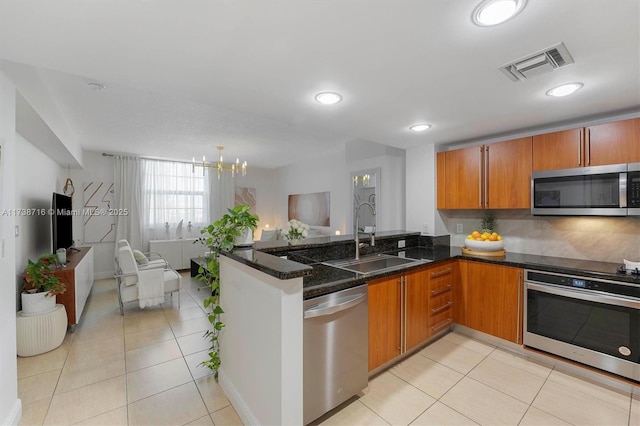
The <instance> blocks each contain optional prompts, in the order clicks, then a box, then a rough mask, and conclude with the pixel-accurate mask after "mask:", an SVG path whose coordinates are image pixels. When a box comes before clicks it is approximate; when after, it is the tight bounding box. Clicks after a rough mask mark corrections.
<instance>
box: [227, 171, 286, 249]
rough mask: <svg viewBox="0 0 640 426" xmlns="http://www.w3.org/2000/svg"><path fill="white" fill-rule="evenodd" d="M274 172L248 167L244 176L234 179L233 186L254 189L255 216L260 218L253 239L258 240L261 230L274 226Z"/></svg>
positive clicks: (275, 195) (275, 189)
mask: <svg viewBox="0 0 640 426" xmlns="http://www.w3.org/2000/svg"><path fill="white" fill-rule="evenodd" d="M275 179H276V172H275V171H274V170H272V169H261V168H257V167H249V170H248V171H247V175H246V176H239V177H236V182H235V186H236V187H243V188H255V190H256V214H257V215H258V216H259V217H260V222H259V223H258V229H256V232H255V233H254V234H253V237H254V239H260V235H261V233H262V229H263V228H264V226H265V225H267V224H268V225H269V227H270V229H274V228H275V224H276V213H275V208H276V199H277V194H278V191H277V188H276V187H275V185H274V181H275Z"/></svg>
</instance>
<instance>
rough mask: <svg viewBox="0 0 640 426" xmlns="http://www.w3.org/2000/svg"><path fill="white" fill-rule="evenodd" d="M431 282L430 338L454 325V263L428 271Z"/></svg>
mask: <svg viewBox="0 0 640 426" xmlns="http://www.w3.org/2000/svg"><path fill="white" fill-rule="evenodd" d="M427 274H428V280H429V336H428V337H431V336H434V335H436V334H438V333H439V332H441V331H442V330H444V329H446V328H447V327H449V326H450V325H451V324H452V323H453V305H454V302H453V300H454V299H453V287H454V283H453V280H454V277H455V275H454V273H453V262H447V263H445V264H443V265H440V266H437V267H434V268H431V269H429V270H428V271H427Z"/></svg>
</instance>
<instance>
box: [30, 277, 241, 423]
mask: <svg viewBox="0 0 640 426" xmlns="http://www.w3.org/2000/svg"><path fill="white" fill-rule="evenodd" d="M206 296H207V292H206V290H202V291H198V283H197V282H196V281H195V280H192V279H190V277H189V275H188V273H184V274H183V290H182V291H181V294H180V298H181V301H180V309H178V308H177V298H176V297H174V299H173V300H172V299H171V297H170V296H167V297H166V299H165V303H164V304H163V305H162V306H159V307H156V308H151V309H149V308H146V309H144V310H141V309H139V307H138V306H137V304H136V303H129V304H127V305H125V314H124V316H121V315H120V312H119V309H118V296H117V290H116V287H115V281H114V280H112V279H108V280H98V281H96V282H95V284H94V287H93V290H92V292H91V296H90V297H89V299H88V301H87V305H86V306H85V311H84V313H83V315H82V318H81V320H80V324H79V325H78V327H77V329H76V332H75V333H69V332H68V333H67V335H66V337H65V340H64V342H63V343H62V346H60V347H59V348H57V349H55V350H53V351H51V352H48V353H45V354H42V355H38V356H34V357H28V358H20V357H18V397H19V398H20V399H21V400H22V404H23V405H22V419H21V422H20V424H21V425H40V424H47V425H66V424H93V425H127V424H128V425H145V424H146V425H182V424H197V425H213V424H215V425H240V424H242V422H241V421H240V419H239V417H238V415H237V414H236V412H235V410H234V409H233V407H232V406H231V404H230V402H229V400H228V399H227V397H226V396H225V395H224V392H223V391H222V389H221V388H220V387H219V386H218V384H217V383H216V381H215V380H214V378H213V376H212V375H211V374H210V371H209V370H208V369H206V368H204V367H201V366H200V365H199V364H200V362H201V361H203V360H205V359H206V358H207V356H208V355H207V349H208V344H207V341H206V340H205V339H204V337H203V333H204V331H206V330H207V329H208V325H209V323H208V321H207V318H206V316H205V311H204V310H203V308H202V300H203V299H204V298H205V297H206Z"/></svg>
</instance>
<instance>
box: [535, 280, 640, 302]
mask: <svg viewBox="0 0 640 426" xmlns="http://www.w3.org/2000/svg"><path fill="white" fill-rule="evenodd" d="M525 284H526V286H527V290H535V291H540V292H542V293H549V294H555V295H558V296H566V297H571V298H572V299H579V300H587V301H589V302H596V303H604V304H606V305H615V306H623V307H626V308H631V309H640V300H632V299H627V298H624V297H616V296H612V295H609V294H603V293H597V294H596V293H592V292H588V291H585V290H578V289H575V290H574V289H567V288H565V287H560V286H556V285H553V284H535V283H532V282H525Z"/></svg>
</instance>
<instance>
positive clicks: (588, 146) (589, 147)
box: [585, 129, 591, 166]
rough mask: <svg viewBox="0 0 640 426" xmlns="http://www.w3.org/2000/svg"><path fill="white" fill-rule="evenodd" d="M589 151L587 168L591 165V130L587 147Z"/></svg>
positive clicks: (588, 131) (589, 130)
mask: <svg viewBox="0 0 640 426" xmlns="http://www.w3.org/2000/svg"><path fill="white" fill-rule="evenodd" d="M585 151H587V166H590V165H591V129H587V147H586V148H585Z"/></svg>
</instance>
